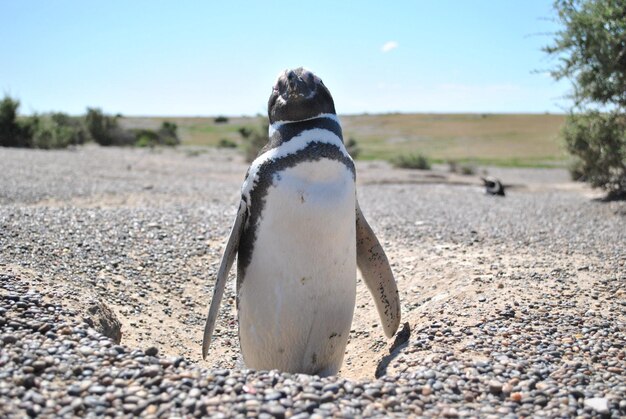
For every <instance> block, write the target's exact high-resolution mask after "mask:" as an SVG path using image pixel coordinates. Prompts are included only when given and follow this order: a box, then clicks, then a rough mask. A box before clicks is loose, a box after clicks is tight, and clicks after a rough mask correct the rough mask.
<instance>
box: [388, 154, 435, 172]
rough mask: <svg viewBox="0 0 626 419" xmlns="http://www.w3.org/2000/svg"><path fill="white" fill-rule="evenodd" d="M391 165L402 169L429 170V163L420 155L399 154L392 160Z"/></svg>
mask: <svg viewBox="0 0 626 419" xmlns="http://www.w3.org/2000/svg"><path fill="white" fill-rule="evenodd" d="M391 164H392V165H393V167H398V168H402V169H417V170H430V161H429V160H428V158H427V157H426V156H423V155H421V154H401V155H399V156H396V157H394V158H392V159H391Z"/></svg>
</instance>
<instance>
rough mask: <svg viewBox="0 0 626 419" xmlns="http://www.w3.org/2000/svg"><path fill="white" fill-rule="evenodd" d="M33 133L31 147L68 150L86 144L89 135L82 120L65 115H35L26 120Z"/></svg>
mask: <svg viewBox="0 0 626 419" xmlns="http://www.w3.org/2000/svg"><path fill="white" fill-rule="evenodd" d="M25 123H26V124H27V125H28V127H29V132H30V133H31V136H32V137H31V138H32V139H31V146H32V147H35V148H43V149H51V148H66V147H68V146H70V145H79V144H84V143H85V142H86V141H87V139H88V134H87V131H86V129H85V127H84V126H83V123H82V121H81V118H73V117H70V116H69V115H67V114H64V113H53V114H51V115H43V116H39V115H35V116H32V117H30V118H27V119H26V120H25Z"/></svg>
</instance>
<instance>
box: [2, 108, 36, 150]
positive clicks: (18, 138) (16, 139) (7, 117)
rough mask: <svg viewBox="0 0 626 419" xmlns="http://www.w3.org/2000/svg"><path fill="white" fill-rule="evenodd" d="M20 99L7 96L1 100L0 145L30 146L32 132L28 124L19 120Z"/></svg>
mask: <svg viewBox="0 0 626 419" xmlns="http://www.w3.org/2000/svg"><path fill="white" fill-rule="evenodd" d="M19 107H20V102H19V100H16V99H12V98H11V97H9V96H5V97H4V99H2V101H0V146H2V147H30V132H29V127H28V125H27V124H21V123H20V122H19V121H18V120H17V110H18V109H19Z"/></svg>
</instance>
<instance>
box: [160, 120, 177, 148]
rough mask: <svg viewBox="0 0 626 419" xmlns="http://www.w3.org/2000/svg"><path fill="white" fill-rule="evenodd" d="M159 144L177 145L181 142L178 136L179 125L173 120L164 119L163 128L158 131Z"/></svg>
mask: <svg viewBox="0 0 626 419" xmlns="http://www.w3.org/2000/svg"><path fill="white" fill-rule="evenodd" d="M157 138H158V144H159V145H166V146H176V145H178V144H180V138H178V126H177V125H176V124H175V123H173V122H168V121H163V123H162V124H161V128H159V130H158V131H157Z"/></svg>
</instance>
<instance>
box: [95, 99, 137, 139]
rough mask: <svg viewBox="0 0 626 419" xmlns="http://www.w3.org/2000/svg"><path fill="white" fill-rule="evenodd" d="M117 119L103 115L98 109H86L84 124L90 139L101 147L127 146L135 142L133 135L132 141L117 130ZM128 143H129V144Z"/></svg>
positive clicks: (121, 130) (119, 129) (125, 134)
mask: <svg viewBox="0 0 626 419" xmlns="http://www.w3.org/2000/svg"><path fill="white" fill-rule="evenodd" d="M117 119H118V117H117V116H116V117H111V116H108V115H105V114H104V113H103V112H102V110H100V109H98V108H87V115H86V116H85V124H86V126H87V131H88V132H89V135H90V136H91V139H92V140H94V141H95V142H96V143H98V144H100V145H103V146H110V145H128V144H132V143H134V142H135V137H134V135H133V136H132V141H131V138H130V136H128V134H127V133H125V132H124V130H123V129H121V128H119V126H118V123H117ZM129 141H130V142H129Z"/></svg>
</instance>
